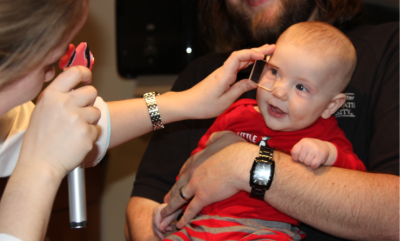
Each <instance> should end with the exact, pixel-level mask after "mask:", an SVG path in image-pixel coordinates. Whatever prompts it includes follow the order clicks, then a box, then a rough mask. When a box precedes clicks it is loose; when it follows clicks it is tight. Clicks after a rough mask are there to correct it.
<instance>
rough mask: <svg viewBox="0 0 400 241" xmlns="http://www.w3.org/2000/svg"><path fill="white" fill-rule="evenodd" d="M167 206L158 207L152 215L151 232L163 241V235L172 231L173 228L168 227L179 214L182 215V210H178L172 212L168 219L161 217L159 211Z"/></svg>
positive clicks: (164, 204)
mask: <svg viewBox="0 0 400 241" xmlns="http://www.w3.org/2000/svg"><path fill="white" fill-rule="evenodd" d="M166 206H167V204H166V203H163V204H161V205H160V206H158V207H157V208H156V209H155V210H154V213H153V231H154V233H155V234H157V236H158V237H159V238H160V239H161V240H163V239H164V238H165V237H164V234H165V233H166V232H167V231H169V232H171V231H173V227H172V226H171V225H170V224H171V222H173V221H175V220H176V218H177V217H178V216H179V214H181V213H182V210H181V209H179V210H178V211H176V212H174V213H173V214H171V215H169V216H168V217H165V218H163V217H161V210H162V209H163V208H164V207H166Z"/></svg>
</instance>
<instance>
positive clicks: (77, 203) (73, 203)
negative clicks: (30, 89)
mask: <svg viewBox="0 0 400 241" xmlns="http://www.w3.org/2000/svg"><path fill="white" fill-rule="evenodd" d="M93 63H94V58H93V55H92V53H91V52H90V50H89V46H88V45H87V43H80V44H79V45H78V46H77V47H76V49H75V46H74V45H73V44H70V45H69V46H68V50H67V53H66V54H65V55H64V56H63V57H62V58H61V59H60V62H59V63H58V65H59V67H60V68H61V69H65V68H68V67H70V66H77V65H83V66H86V67H88V68H89V69H90V70H92V68H93ZM68 196H69V220H70V221H69V222H70V223H69V224H70V226H71V228H85V227H86V226H87V220H86V192H85V169H84V166H83V163H82V164H81V165H80V166H78V167H77V168H75V169H74V170H73V171H72V172H70V173H69V174H68Z"/></svg>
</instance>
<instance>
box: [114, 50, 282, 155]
mask: <svg viewBox="0 0 400 241" xmlns="http://www.w3.org/2000/svg"><path fill="white" fill-rule="evenodd" d="M274 49H275V46H274V45H264V46H262V47H260V48H254V49H247V50H242V51H237V52H234V53H232V54H231V56H230V57H229V58H228V59H227V60H226V61H225V63H224V64H223V66H221V67H220V68H218V69H217V70H215V71H214V72H213V73H211V74H210V75H209V76H207V78H205V79H204V80H203V81H201V82H200V83H198V84H196V85H195V86H193V87H192V88H190V89H188V90H185V91H182V92H168V93H165V94H163V95H160V96H158V97H156V101H157V105H158V109H159V112H160V116H161V119H162V122H163V123H164V124H167V123H171V122H175V121H180V120H186V119H206V118H212V117H215V116H217V115H219V114H221V113H222V112H223V111H225V110H226V109H227V108H228V107H229V106H230V105H231V104H232V103H233V102H234V101H235V100H236V99H237V98H238V97H239V96H240V95H242V94H243V93H245V92H247V91H249V90H252V89H255V88H256V87H257V85H256V84H255V83H254V82H252V81H249V80H242V81H239V82H237V83H235V81H236V76H237V72H238V71H239V70H241V69H244V68H246V67H247V66H249V65H251V64H252V63H254V61H255V60H260V59H263V58H264V56H265V55H267V54H270V53H272V52H273V51H274ZM108 107H109V111H110V116H111V140H110V147H114V146H116V145H119V144H121V143H123V142H125V141H128V140H130V139H132V138H134V137H137V136H140V135H142V134H145V133H147V132H149V131H151V130H152V125H151V121H150V117H149V113H148V110H147V106H146V104H145V101H144V100H143V99H131V100H125V101H116V102H110V103H108Z"/></svg>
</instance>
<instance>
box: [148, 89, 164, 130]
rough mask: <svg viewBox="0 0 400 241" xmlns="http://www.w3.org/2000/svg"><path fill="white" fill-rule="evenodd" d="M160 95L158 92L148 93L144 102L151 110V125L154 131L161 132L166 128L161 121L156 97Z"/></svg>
mask: <svg viewBox="0 0 400 241" xmlns="http://www.w3.org/2000/svg"><path fill="white" fill-rule="evenodd" d="M159 95H160V94H159V93H157V92H148V93H146V94H144V95H143V98H144V100H145V101H146V104H147V109H148V110H149V115H150V120H151V124H152V125H153V130H155V131H156V130H160V129H163V128H164V125H163V123H162V121H161V116H160V113H159V112H158V106H157V101H156V96H159Z"/></svg>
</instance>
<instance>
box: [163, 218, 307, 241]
mask: <svg viewBox="0 0 400 241" xmlns="http://www.w3.org/2000/svg"><path fill="white" fill-rule="evenodd" d="M304 236H305V235H304V233H302V232H301V231H300V230H299V229H298V228H296V227H294V226H293V225H291V224H288V223H282V222H274V221H264V220H260V219H239V218H232V217H219V216H208V215H201V216H198V217H197V218H195V219H193V220H192V221H191V222H190V223H189V224H188V225H186V226H185V227H184V228H183V229H181V230H180V231H178V232H176V233H173V234H171V235H170V236H168V237H167V238H166V239H164V240H172V241H186V240H194V241H200V240H285V241H286V240H296V241H297V240H300V239H301V238H304Z"/></svg>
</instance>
